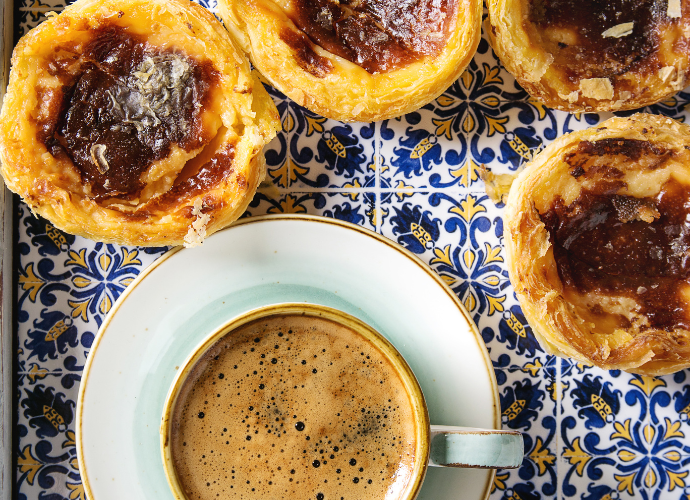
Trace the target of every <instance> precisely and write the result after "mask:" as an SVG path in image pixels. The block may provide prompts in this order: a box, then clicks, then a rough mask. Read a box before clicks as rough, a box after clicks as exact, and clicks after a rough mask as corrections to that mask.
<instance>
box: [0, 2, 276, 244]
mask: <svg viewBox="0 0 690 500" xmlns="http://www.w3.org/2000/svg"><path fill="white" fill-rule="evenodd" d="M123 47H125V48H126V49H127V50H128V51H129V53H126V52H125V53H121V52H118V51H122V50H125V49H123ZM122 54H124V55H122ZM132 60H136V61H140V62H137V63H136V64H135V63H133V62H132ZM133 64H134V66H133V67H129V69H127V68H128V66H127V65H130V66H131V65H133ZM137 64H138V66H137ZM113 68H114V69H113ZM123 68H125V69H123ZM127 71H129V73H127ZM87 77H88V78H87ZM158 81H162V82H163V83H156V82H158ZM99 82H105V83H99ZM152 82H153V83H152ZM99 85H100V87H98V86H99ZM156 85H157V87H156ZM94 86H95V87H94ZM94 88H96V90H99V88H100V90H99V92H100V94H98V93H94V90H93V89H94ZM104 89H105V91H104ZM151 89H153V90H151ZM156 89H157V90H156ZM80 92H81V94H79V93H80ZM77 95H82V96H83V97H82V98H80V99H81V102H78V101H80V99H77V98H76V97H74V96H77ZM98 96H100V97H98ZM70 99H71V100H70ZM99 99H100V100H99ZM99 106H100V108H99ZM176 113H177V114H176ZM106 122H107V123H106ZM103 123H106V125H103ZM108 123H109V124H110V125H108ZM279 126H280V125H279V121H278V113H277V110H276V108H275V106H274V104H273V102H272V101H271V99H270V97H269V96H268V94H267V93H266V91H265V89H264V88H263V86H262V84H261V83H260V82H259V81H258V79H257V78H256V77H255V76H254V75H252V73H251V72H250V67H249V63H248V61H247V60H246V58H245V57H244V56H243V54H242V52H241V50H240V49H239V48H238V47H237V46H236V45H235V44H234V42H233V41H232V40H231V38H230V37H229V36H228V34H227V32H226V31H225V30H224V29H223V27H222V26H221V25H220V23H219V22H218V21H217V20H216V19H215V18H214V17H213V16H212V15H211V14H210V13H209V12H208V11H206V10H205V9H203V8H201V7H199V6H198V5H196V4H194V3H192V2H189V1H187V0H117V1H115V0H104V1H101V0H79V1H77V2H75V3H74V4H72V5H71V6H69V7H67V8H66V9H65V10H64V11H63V12H62V13H61V14H59V15H57V16H54V17H51V18H49V19H48V20H46V21H45V22H43V23H42V24H41V25H39V26H38V27H37V28H35V29H33V30H32V31H30V32H29V33H28V34H27V35H26V36H25V37H23V38H22V39H21V40H20V42H19V43H18V45H17V46H16V48H15V50H14V53H13V56H12V70H11V74H10V83H9V87H8V90H7V94H6V95H5V98H4V102H3V107H2V112H1V114H0V157H1V159H2V175H3V177H4V180H5V182H6V184H7V186H8V187H9V188H10V189H11V190H12V191H14V192H16V193H18V194H19V195H20V196H21V197H22V198H23V199H24V201H25V202H26V203H27V204H28V205H29V207H30V208H31V210H32V211H33V212H34V213H36V214H40V215H42V216H44V217H45V218H47V219H48V220H50V221H51V222H52V223H53V224H54V225H55V226H56V227H58V228H60V229H62V230H64V231H66V232H69V233H72V234H76V235H80V236H85V237H87V238H91V239H95V240H99V241H106V242H114V243H120V244H133V245H180V244H187V245H194V244H198V243H200V242H201V241H202V240H203V237H204V236H205V235H210V234H211V233H213V232H215V231H217V230H218V229H221V228H223V227H225V226H227V225H228V224H230V223H231V222H233V221H234V220H236V219H237V218H238V217H239V216H240V215H241V214H242V213H243V211H244V210H245V208H246V206H247V205H248V203H249V202H250V201H251V199H252V197H253V195H254V192H255V190H256V188H257V186H258V184H259V182H260V181H261V180H262V178H263V176H264V159H263V154H262V147H263V146H264V145H265V144H266V143H267V142H268V141H269V140H270V139H271V138H272V137H273V136H274V135H275V133H276V130H277V129H278V128H279ZM160 127H168V128H167V129H166V128H160ZM94 130H96V131H95V132H94ZM89 134H96V135H94V137H96V136H97V135H98V134H101V135H99V136H98V137H96V139H94V140H93V143H89V142H88V139H84V136H87V138H88V135H89ZM113 134H115V135H113ZM175 134H176V135H175ZM173 136H175V137H177V139H171V138H170V137H173ZM113 137H116V139H117V140H115V139H113ZM108 138H109V139H108ZM123 138H124V139H123ZM120 140H121V141H120ZM85 141H86V142H85ZM107 141H110V142H107ZM118 141H120V142H118ZM131 141H140V142H136V144H138V145H140V144H145V146H142V149H141V151H133V146H132V142H131ZM142 141H143V142H142ZM100 143H102V144H100ZM137 147H138V146H137ZM118 148H119V149H118ZM134 149H136V148H134ZM128 155H129V156H128ZM132 155H134V156H132ZM136 155H139V156H136ZM147 155H148V156H147ZM131 157H136V158H144V160H142V162H138V161H134V160H130V158H131ZM136 169H139V170H141V172H139V171H138V170H136ZM133 170H136V172H137V173H136V174H131V171H133Z"/></svg>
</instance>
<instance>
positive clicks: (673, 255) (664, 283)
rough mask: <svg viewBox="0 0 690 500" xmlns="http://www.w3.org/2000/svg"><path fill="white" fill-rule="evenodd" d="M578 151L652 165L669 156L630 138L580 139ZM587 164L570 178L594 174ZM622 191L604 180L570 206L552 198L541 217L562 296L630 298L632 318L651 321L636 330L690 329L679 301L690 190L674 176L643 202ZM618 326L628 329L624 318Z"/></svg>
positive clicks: (687, 266)
mask: <svg viewBox="0 0 690 500" xmlns="http://www.w3.org/2000/svg"><path fill="white" fill-rule="evenodd" d="M583 151H594V153H593V154H594V155H597V154H602V152H607V153H603V154H609V155H610V154H613V155H614V156H615V155H624V156H626V157H627V158H629V159H632V160H635V159H637V160H639V159H640V158H642V156H641V155H642V154H644V158H647V157H648V156H650V155H651V156H652V157H654V156H655V157H656V158H653V160H654V161H652V162H651V163H654V164H656V163H658V162H660V161H665V160H664V159H665V158H669V155H670V153H669V152H668V151H666V150H664V149H663V148H659V147H657V146H653V145H650V144H648V143H646V142H644V141H633V140H605V141H597V142H594V143H590V142H587V141H584V142H583V143H581V145H580V147H578V151H577V152H579V153H580V154H582V152H583ZM574 157H575V156H573V155H570V156H568V157H566V158H567V159H568V160H570V161H572V160H573V158H574ZM602 158H603V159H609V160H612V158H613V156H603V157H600V159H602ZM579 159H580V160H581V159H582V158H579ZM600 163H601V162H600ZM571 165H572V164H571ZM589 166H590V165H586V164H580V165H576V166H575V167H574V169H575V171H574V170H573V167H571V175H575V174H579V176H591V175H593V173H592V172H591V171H590V169H589ZM612 168H613V167H612ZM580 170H581V171H582V172H580ZM575 176H576V177H578V175H575ZM604 177H606V176H604ZM625 187H626V184H625V183H624V182H623V181H622V180H620V179H614V178H609V179H605V178H602V179H601V180H598V181H597V182H596V183H595V187H589V188H584V189H582V191H581V192H580V195H579V196H578V198H577V199H575V200H573V201H572V202H571V203H570V204H567V205H566V204H565V202H564V201H563V199H562V198H561V197H560V196H559V197H556V198H555V200H554V201H553V203H552V204H551V206H550V207H549V209H548V210H546V211H545V212H544V213H541V214H540V217H541V220H542V221H543V222H544V225H545V227H546V230H547V231H548V233H549V240H550V242H551V245H552V247H553V252H554V259H555V261H556V266H557V269H558V275H559V277H560V279H561V282H562V284H563V287H564V289H565V292H566V293H567V292H568V291H569V290H570V291H573V292H575V293H578V294H587V293H590V292H594V293H602V294H606V295H609V296H617V297H628V298H632V299H633V300H634V301H635V302H636V303H637V304H638V306H637V308H638V309H637V311H635V312H637V313H638V314H639V315H641V316H644V317H645V318H646V319H647V321H648V325H647V326H643V327H642V328H641V330H644V329H646V328H650V327H651V328H656V329H661V330H666V331H672V330H673V329H675V328H684V329H690V314H689V313H688V312H687V311H685V306H684V301H683V300H682V296H681V294H682V289H683V288H684V287H685V286H686V285H687V282H688V278H689V277H690V222H689V221H690V190H688V189H687V188H686V187H685V186H683V185H682V184H681V183H679V182H678V181H676V180H675V179H673V178H671V179H670V180H668V181H667V182H666V183H665V184H664V185H663V186H662V188H661V190H660V191H659V193H658V194H657V195H655V196H652V197H648V198H635V197H632V196H627V195H622V194H619V193H620V192H621V189H622V188H625ZM592 312H595V311H592ZM620 323H621V327H629V326H630V324H629V322H628V320H627V318H625V317H623V316H621V317H620Z"/></svg>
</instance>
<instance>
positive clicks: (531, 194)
mask: <svg viewBox="0 0 690 500" xmlns="http://www.w3.org/2000/svg"><path fill="white" fill-rule="evenodd" d="M689 145H690V127H688V126H687V125H684V124H681V123H679V122H676V121H674V120H671V119H669V118H665V117H661V116H655V115H647V114H636V115H633V116H632V117H629V118H612V119H610V120H608V121H606V122H604V123H602V124H601V125H599V126H597V127H593V128H590V129H588V130H584V131H579V132H573V133H570V134H567V135H565V136H563V137H560V138H559V139H557V140H556V141H554V142H553V143H552V144H550V145H549V146H548V147H546V148H545V149H544V150H543V151H542V152H540V153H539V154H538V155H537V156H536V157H535V158H534V159H533V161H531V162H530V163H529V164H528V165H527V166H526V168H525V170H524V171H523V172H522V173H521V174H520V175H519V176H518V177H517V179H516V180H515V181H514V183H513V185H512V187H511V190H510V195H509V198H508V201H507V205H506V210H505V215H504V237H505V249H506V257H507V259H506V260H507V265H508V269H509V272H510V280H511V283H512V284H513V286H514V289H515V292H516V295H517V297H518V299H519V301H520V305H521V306H522V309H523V311H524V313H525V317H526V318H527V320H528V322H529V324H530V325H531V326H532V329H533V331H534V334H535V336H536V337H537V339H538V340H539V342H540V344H541V345H542V347H543V348H544V349H545V350H546V351H547V352H548V353H551V354H556V355H558V356H562V357H569V358H572V359H574V360H577V361H580V362H583V363H587V364H592V365H596V366H599V367H601V368H604V369H609V370H613V369H621V370H626V371H629V372H632V373H640V374H645V375H663V374H667V373H672V372H676V371H678V370H681V369H684V368H687V367H689V366H690V331H688V329H687V324H688V322H687V321H686V320H685V318H686V314H685V312H684V311H686V310H690V293H689V291H690V286H689V284H688V280H687V278H685V276H684V275H683V276H680V278H679V279H678V280H677V281H672V283H673V287H674V288H673V290H675V295H674V296H670V294H669V296H665V295H663V294H662V295H661V296H660V301H661V303H663V302H670V301H676V303H677V305H676V306H675V308H674V309H670V310H666V311H659V310H653V309H652V310H648V309H645V307H647V306H646V305H645V304H650V303H654V302H653V301H647V302H645V300H647V299H646V298H645V297H648V296H647V295H646V294H648V293H651V292H653V290H652V289H656V288H657V286H659V284H661V285H662V286H663V283H668V282H669V281H664V280H665V279H666V278H665V277H661V278H656V277H654V276H656V275H655V274H654V273H652V274H653V276H652V277H651V278H644V279H646V280H647V281H645V282H644V283H645V286H637V285H634V286H635V287H636V289H633V290H629V289H626V288H625V285H624V284H625V283H634V282H635V281H634V280H635V278H636V276H632V277H627V276H626V277H622V278H620V277H617V276H613V278H611V277H605V279H611V280H613V281H611V283H618V285H616V287H614V288H615V289H614V290H612V289H610V287H609V288H607V286H608V285H607V284H606V283H604V285H603V286H600V284H597V286H594V287H591V286H590V287H589V288H588V289H583V288H580V289H578V288H577V287H575V288H574V287H573V286H572V281H573V280H572V279H571V277H570V275H567V274H564V268H563V267H560V266H561V262H562V261H561V260H558V261H557V259H559V258H560V257H559V255H561V256H562V255H565V254H567V252H571V254H570V255H568V256H567V257H568V258H570V259H571V260H572V259H578V258H580V257H577V256H576V257H573V256H572V255H574V254H573V253H572V252H576V251H577V248H575V247H574V246H570V247H569V245H575V243H573V242H574V241H577V240H575V237H577V236H578V234H580V233H577V232H572V233H571V234H570V235H568V234H567V233H566V234H565V236H572V238H571V239H570V240H566V242H565V243H563V241H561V240H558V238H557V237H555V236H554V235H559V236H560V235H562V234H563V233H558V232H556V231H557V230H559V229H560V230H563V228H565V229H568V226H567V224H572V223H573V221H576V222H577V221H579V222H577V223H578V224H581V225H580V226H579V229H577V231H582V232H584V231H586V230H592V229H593V228H594V229H596V226H597V224H599V223H601V221H602V220H605V222H604V223H605V224H611V225H617V227H618V228H620V227H621V223H623V225H625V224H628V223H630V222H632V221H635V222H633V224H635V226H634V227H635V228H636V229H635V230H636V231H638V233H636V234H642V233H641V232H640V231H645V230H648V226H645V225H646V224H647V223H652V222H655V221H663V220H664V217H666V214H664V213H663V210H664V209H663V208H662V209H661V211H662V213H661V214H660V213H659V212H658V211H657V208H658V207H661V206H662V204H661V203H662V202H663V197H660V193H661V191H662V188H663V189H668V188H667V186H671V185H672V186H674V189H676V195H677V196H680V198H679V199H681V198H682V199H687V198H688V192H690V151H689V149H690V146H689ZM588 193H589V194H590V195H591V194H592V193H600V197H599V198H597V197H596V196H592V197H591V198H590V200H594V201H593V202H592V203H593V204H592V203H590V204H589V205H588V204H587V203H586V201H587V199H586V196H587V195H588ZM601 193H603V194H601ZM583 200H584V201H583ZM609 200H613V203H614V205H615V206H616V207H621V206H622V207H623V208H621V210H622V211H623V212H625V211H626V210H627V212H625V213H627V215H625V216H621V215H620V214H621V212H618V213H617V214H616V212H615V211H613V212H612V213H611V212H609V213H606V212H605V211H604V209H602V208H601V207H602V206H604V203H606V202H608V201H609ZM649 200H652V201H651V202H650V201H649ZM659 200H662V202H660V201H659ZM671 201H672V202H673V201H674V200H671ZM655 204H656V208H655ZM680 205H682V204H680ZM587 206H589V207H592V206H594V207H597V210H599V212H597V213H596V214H594V212H592V214H594V215H593V216H591V215H592V214H588V213H586V209H585V207H587ZM668 206H670V207H672V209H673V210H676V209H678V210H681V209H682V210H687V208H684V207H679V204H678V203H675V202H674V203H672V204H671V205H668ZM554 207H557V209H558V210H560V212H558V213H559V214H563V213H565V214H568V215H569V216H572V217H573V218H571V219H569V220H567V221H565V223H563V220H562V219H561V221H560V222H561V223H562V225H561V226H558V224H554V223H553V222H549V220H551V221H553V220H554V219H553V218H551V219H549V217H552V216H553V215H554V213H555V212H554V210H555V209H554ZM631 207H632V208H631ZM602 214H603V215H602ZM597 217H598V218H597ZM607 217H608V219H607ZM685 218H686V214H685V213H682V219H683V223H682V224H679V225H676V226H673V227H671V226H669V227H661V228H659V226H657V228H659V229H654V228H653V229H652V231H655V233H650V232H647V233H646V234H652V235H653V234H659V232H669V231H670V232H669V234H670V233H671V232H673V231H675V235H674V236H673V237H674V238H676V236H677V240H673V241H671V245H670V247H666V249H665V250H664V252H671V251H672V252H673V253H674V255H672V256H671V258H672V259H675V260H674V262H680V263H681V264H682V265H685V262H686V261H687V258H688V248H687V245H686V244H685V243H684V242H686V240H685V239H683V238H686V236H687V233H688V231H687V229H688V228H687V225H688V223H687V222H685ZM582 221H585V222H584V223H583V222H582ZM571 227H575V226H571ZM609 227H611V226H609ZM628 227H629V226H628ZM550 228H555V229H550ZM614 229H615V228H614ZM603 234H606V233H603ZM608 234H623V233H608ZM631 234H632V233H631ZM587 235H588V236H586V238H591V239H589V240H588V239H585V240H584V243H582V250H583V252H584V253H585V254H588V255H585V259H586V258H587V257H588V256H591V255H597V256H600V255H603V256H607V255H612V256H613V257H612V259H613V260H614V261H615V259H621V260H622V259H625V258H626V255H625V254H624V252H625V251H623V250H620V249H621V248H623V247H624V246H625V245H628V244H630V239H631V238H629V237H626V238H623V239H615V238H613V239H610V240H603V241H602V240H597V239H596V238H595V236H592V235H594V233H591V232H590V233H587ZM626 236H627V235H626ZM597 242H598V243H597ZM648 243H649V244H648ZM651 243H652V242H651V241H650V242H646V241H643V242H642V244H641V245H640V246H639V248H640V249H641V252H640V253H639V256H638V257H634V259H635V260H637V261H639V262H640V266H642V269H645V268H648V267H651V266H654V265H656V263H657V262H659V261H655V260H653V259H654V258H666V256H665V255H664V254H663V252H661V250H657V249H656V248H655V247H654V246H653V245H651ZM598 244H601V245H603V246H605V248H604V249H602V248H600V247H598V246H597V245H598ZM557 245H564V246H565V248H566V249H568V250H565V251H564V250H562V248H563V247H561V248H560V249H558V248H556V247H557ZM669 248H670V249H669ZM559 250H560V251H561V253H560V254H559V253H558V252H559ZM609 251H610V252H612V253H607V252H609ZM626 251H627V250H626ZM615 252H622V253H621V254H620V255H617V254H616V253H615ZM650 252H659V254H658V255H656V256H652V257H650ZM662 256H663V257H662ZM573 262H574V261H573ZM594 262H597V260H596V259H594ZM598 262H600V263H601V262H602V261H601V260H599V261H598ZM629 262H630V261H629ZM669 262H670V260H669ZM571 263H572V262H571ZM609 263H610V262H609ZM614 264H615V262H614ZM568 265H570V263H568ZM605 265H606V262H604V266H605ZM626 265H627V264H626ZM593 267H597V265H596V264H591V263H589V264H585V267H584V268H580V269H584V273H585V274H586V273H594V274H592V275H595V274H596V273H597V270H596V269H593ZM572 269H575V268H574V267H572ZM599 269H602V267H599ZM668 269H669V268H666V270H665V271H664V272H668ZM671 270H673V269H671ZM623 271H624V272H625V269H624V270H623ZM567 272H571V271H567ZM643 272H644V271H643ZM661 275H663V273H661ZM575 278H576V279H575V280H574V282H576V283H578V281H577V280H578V279H580V278H582V277H581V276H575ZM585 278H587V277H585ZM637 278H639V276H637ZM568 280H571V281H568ZM615 280H618V281H615ZM626 280H628V281H626ZM657 280H658V281H657ZM649 283H651V286H650V285H649ZM621 284H623V285H621ZM659 290H661V289H659ZM657 299H659V297H657ZM658 303H659V300H658V301H657V305H658ZM662 305H663V304H662ZM669 311H670V312H669ZM662 312H663V313H665V314H671V316H669V317H672V315H673V314H676V315H678V314H679V315H680V316H679V317H680V318H681V320H680V321H679V322H677V323H673V321H671V322H670V323H669V321H667V320H665V319H664V318H661V320H660V319H659V318H660V315H659V314H658V313H662ZM659 321H661V322H662V323H659ZM663 321H666V323H663ZM660 325H661V326H660Z"/></svg>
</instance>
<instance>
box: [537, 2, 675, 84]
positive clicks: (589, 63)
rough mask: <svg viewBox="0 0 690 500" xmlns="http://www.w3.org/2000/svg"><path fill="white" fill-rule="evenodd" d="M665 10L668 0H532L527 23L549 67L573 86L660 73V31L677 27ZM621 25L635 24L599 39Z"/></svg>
mask: <svg viewBox="0 0 690 500" xmlns="http://www.w3.org/2000/svg"><path fill="white" fill-rule="evenodd" d="M667 9H668V1H667V0H610V1H606V2H601V1H599V0H531V2H530V11H529V17H528V22H529V23H531V25H532V28H531V30H534V29H536V30H537V31H538V33H539V34H540V37H541V40H542V44H543V48H544V49H545V50H547V51H548V52H549V53H551V54H552V55H553V56H554V62H553V64H554V65H555V66H556V67H558V68H559V69H561V70H562V71H563V72H564V73H565V75H566V76H567V77H568V79H569V80H570V81H571V82H574V83H577V82H579V80H580V79H583V78H612V77H616V76H618V75H622V74H624V73H627V72H630V71H634V72H638V73H640V74H649V73H652V72H656V71H657V70H659V69H660V68H661V64H660V62H659V60H658V58H657V57H656V54H657V53H658V51H659V48H660V47H659V45H660V36H659V34H660V30H661V29H662V28H664V27H665V26H667V25H669V24H671V23H678V22H679V19H671V18H669V17H667ZM625 23H633V26H632V32H631V33H630V34H627V35H624V36H618V37H616V36H603V33H605V32H606V31H607V30H610V29H611V28H614V27H615V26H619V25H622V24H625ZM526 27H527V26H526ZM531 30H530V29H528V33H529V32H530V31H531Z"/></svg>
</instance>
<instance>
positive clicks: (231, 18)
mask: <svg viewBox="0 0 690 500" xmlns="http://www.w3.org/2000/svg"><path fill="white" fill-rule="evenodd" d="M336 3H337V2H336ZM384 3H385V2H384ZM282 4H286V5H285V6H283V7H284V8H288V7H289V5H290V1H288V0H284V1H281V2H273V1H270V0H219V2H218V8H219V13H220V16H221V18H222V19H223V21H224V23H225V26H226V27H227V28H228V30H229V31H230V33H231V34H232V36H233V37H234V39H235V40H236V41H237V42H238V44H239V45H240V46H241V47H242V48H243V49H244V51H245V52H246V53H248V54H249V56H250V59H251V61H252V63H253V64H254V66H255V67H256V68H257V69H258V70H259V71H260V72H261V74H262V75H263V76H265V77H266V79H267V80H268V81H269V82H270V83H271V85H273V86H274V87H275V88H277V89H278V90H280V91H281V92H282V93H284V94H285V95H287V96H288V97H290V98H291V99H292V100H294V101H295V102H297V103H298V104H299V105H301V106H304V107H305V108H307V109H309V110H311V111H314V112H315V113H318V114H320V115H322V116H325V117H328V118H332V119H335V120H339V121H346V122H347V121H361V122H371V121H377V120H385V119H387V118H392V117H396V116H400V115H403V114H405V113H409V112H411V111H414V110H416V109H419V108H421V107H422V106H424V105H425V104H427V103H429V102H431V101H432V100H434V99H435V98H437V97H438V96H439V95H440V94H442V93H443V92H444V91H445V90H446V89H447V88H448V87H449V86H450V85H451V84H452V83H453V82H454V81H455V80H457V79H458V77H459V76H460V75H461V74H462V72H463V70H464V68H465V67H466V66H467V64H469V62H470V60H471V59H472V57H473V56H474V53H475V51H476V49H477V45H478V44H479V39H480V35H481V8H482V4H481V2H480V1H478V0H457V3H456V9H455V16H454V17H453V18H452V19H451V20H450V23H449V29H448V34H447V38H446V42H445V44H444V45H443V47H442V49H441V51H440V52H439V53H438V54H437V55H435V56H426V57H424V58H422V59H420V60H417V61H414V62H412V63H410V64H408V65H405V66H403V67H400V68H398V69H394V70H391V71H388V72H381V73H369V72H367V71H366V70H365V69H363V68H362V67H360V66H358V65H357V64H355V63H353V62H350V61H349V60H347V59H344V58H342V57H339V56H337V55H335V54H333V53H330V52H328V51H326V50H325V49H323V48H322V47H320V46H317V45H315V44H313V43H312V42H309V41H308V39H306V37H305V36H304V35H303V33H302V31H300V30H299V28H298V27H297V26H296V25H295V24H294V23H293V21H292V20H291V19H290V18H289V17H288V15H287V14H286V13H285V10H284V8H281V5H282ZM285 30H288V31H290V32H292V33H294V34H295V36H298V37H304V39H306V40H307V41H306V43H308V45H309V46H310V47H311V50H313V52H314V54H315V56H316V57H317V58H318V60H320V61H322V63H323V65H324V67H323V68H321V69H319V68H307V69H305V67H306V66H308V65H305V62H304V61H303V60H301V58H300V57H299V54H298V53H297V52H296V51H295V50H294V49H293V48H291V47H290V46H289V45H288V44H287V43H286V42H285V40H284V39H283V38H282V37H281V34H282V33H284V32H285ZM329 67H330V69H328V68H329Z"/></svg>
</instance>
